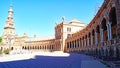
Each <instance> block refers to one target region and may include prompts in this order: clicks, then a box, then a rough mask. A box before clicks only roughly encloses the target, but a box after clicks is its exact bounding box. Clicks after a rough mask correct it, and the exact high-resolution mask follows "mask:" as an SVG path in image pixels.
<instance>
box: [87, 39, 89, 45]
mask: <svg viewBox="0 0 120 68" xmlns="http://www.w3.org/2000/svg"><path fill="white" fill-rule="evenodd" d="M87 41H88V46H89V38H87Z"/></svg>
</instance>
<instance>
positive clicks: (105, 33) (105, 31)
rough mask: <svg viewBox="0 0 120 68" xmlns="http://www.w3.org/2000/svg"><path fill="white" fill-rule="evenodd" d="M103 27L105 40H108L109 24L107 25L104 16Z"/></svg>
mask: <svg viewBox="0 0 120 68" xmlns="http://www.w3.org/2000/svg"><path fill="white" fill-rule="evenodd" d="M102 29H103V41H107V40H108V32H107V26H106V19H105V18H103V20H102Z"/></svg>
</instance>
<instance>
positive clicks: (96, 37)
mask: <svg viewBox="0 0 120 68" xmlns="http://www.w3.org/2000/svg"><path fill="white" fill-rule="evenodd" d="M95 40H96V41H95V43H96V44H98V33H97V32H96V31H95Z"/></svg>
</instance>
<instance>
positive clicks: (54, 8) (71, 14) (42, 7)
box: [0, 0, 104, 37]
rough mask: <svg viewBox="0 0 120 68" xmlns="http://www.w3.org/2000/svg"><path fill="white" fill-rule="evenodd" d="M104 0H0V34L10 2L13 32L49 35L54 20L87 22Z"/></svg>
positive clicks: (52, 30) (59, 21) (52, 31)
mask: <svg viewBox="0 0 120 68" xmlns="http://www.w3.org/2000/svg"><path fill="white" fill-rule="evenodd" d="M103 1H104V0H0V35H1V36H2V34H3V31H4V29H3V28H4V26H5V21H6V19H7V17H8V10H9V7H10V4H12V6H13V11H14V14H13V19H14V24H15V34H18V35H19V36H22V35H23V33H26V34H27V35H28V36H34V35H37V36H40V37H41V36H53V35H54V34H55V32H54V28H55V23H56V22H58V23H61V21H62V17H63V16H64V17H65V20H66V22H70V21H71V20H72V19H74V18H76V19H77V20H79V21H81V22H84V23H86V24H89V23H90V21H91V20H92V19H93V18H94V15H95V13H96V12H97V10H98V7H100V6H101V4H102V3H103Z"/></svg>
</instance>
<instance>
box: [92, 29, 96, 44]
mask: <svg viewBox="0 0 120 68" xmlns="http://www.w3.org/2000/svg"><path fill="white" fill-rule="evenodd" d="M92 44H93V45H94V44H95V31H94V29H93V30H92Z"/></svg>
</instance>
